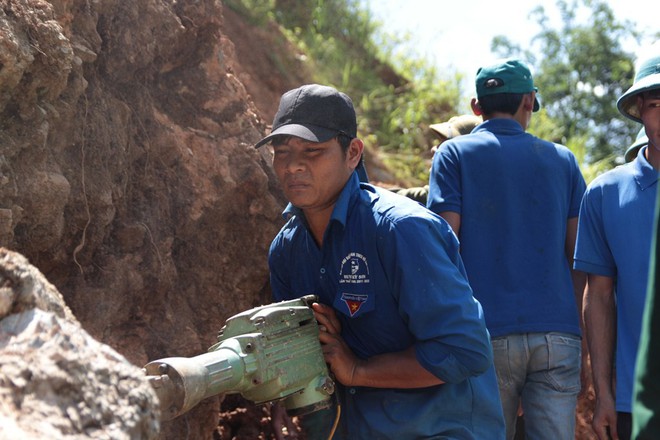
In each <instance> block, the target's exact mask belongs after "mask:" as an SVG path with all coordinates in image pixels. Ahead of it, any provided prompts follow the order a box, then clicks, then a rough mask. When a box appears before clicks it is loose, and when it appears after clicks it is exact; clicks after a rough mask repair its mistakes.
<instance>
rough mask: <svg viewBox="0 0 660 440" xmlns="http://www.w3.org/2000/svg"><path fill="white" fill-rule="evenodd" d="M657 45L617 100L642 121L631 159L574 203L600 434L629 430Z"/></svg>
mask: <svg viewBox="0 0 660 440" xmlns="http://www.w3.org/2000/svg"><path fill="white" fill-rule="evenodd" d="M658 48H660V45H657V44H656V46H655V51H654V52H652V53H651V54H650V56H647V57H642V58H641V59H640V60H638V63H637V66H636V71H637V73H636V75H635V81H634V83H633V85H632V86H631V87H630V88H629V89H628V90H627V91H626V92H625V93H624V94H623V95H622V96H621V97H620V98H619V100H618V101H617V107H618V109H619V111H620V112H621V114H622V115H623V116H625V117H627V118H629V119H632V120H634V121H636V122H642V123H643V124H644V127H645V132H646V134H647V137H648V144H647V145H646V146H643V147H641V148H640V150H639V152H638V153H637V155H636V156H635V158H634V159H633V161H632V162H630V163H627V164H625V165H621V166H619V167H616V168H614V169H613V170H610V171H608V172H606V173H604V174H601V175H600V176H598V177H597V178H596V179H594V180H593V181H592V182H591V184H590V185H589V187H588V188H587V192H586V193H585V195H584V199H583V200H582V206H581V208H580V224H579V227H578V236H577V245H576V249H575V268H576V269H578V270H581V271H583V272H586V273H587V277H588V278H587V290H586V291H585V296H584V320H585V327H586V330H587V340H588V341H589V354H590V355H591V368H592V371H593V380H594V391H595V392H596V406H595V408H594V417H593V422H592V427H593V429H594V431H595V432H596V434H597V435H598V438H599V439H600V440H606V439H609V438H612V439H614V440H625V439H629V438H631V431H632V424H633V417H632V393H633V381H634V372H635V360H636V357H637V349H638V346H639V339H640V331H641V323H642V318H643V314H644V313H643V312H644V304H645V298H646V288H647V282H648V273H649V260H650V257H651V247H652V246H651V243H652V240H653V218H654V213H655V203H656V193H657V191H658V170H659V169H660V144H659V143H658V133H659V132H660V118H659V117H658V116H659V115H660V111H659V109H660V81H659V75H658V72H659V70H660V51H658ZM613 372H615V380H612V375H613ZM653 380H657V378H653Z"/></svg>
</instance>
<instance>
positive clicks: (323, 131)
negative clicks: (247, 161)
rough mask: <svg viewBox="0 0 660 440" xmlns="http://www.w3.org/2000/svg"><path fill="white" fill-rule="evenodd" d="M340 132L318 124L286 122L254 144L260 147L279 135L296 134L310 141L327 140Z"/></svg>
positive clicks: (255, 146)
mask: <svg viewBox="0 0 660 440" xmlns="http://www.w3.org/2000/svg"><path fill="white" fill-rule="evenodd" d="M338 134H339V132H337V130H332V129H330V128H325V127H319V126H318V125H301V124H286V125H282V126H281V127H278V128H277V129H275V130H274V131H272V132H271V133H270V134H269V135H268V136H266V137H265V138H263V139H262V140H260V141H259V142H257V143H256V144H255V145H254V148H259V147H261V146H262V145H264V144H266V143H268V142H270V141H271V140H273V138H275V137H277V136H295V137H299V138H301V139H305V140H306V141H310V142H325V141H328V140H330V139H332V138H333V137H335V136H337V135H338Z"/></svg>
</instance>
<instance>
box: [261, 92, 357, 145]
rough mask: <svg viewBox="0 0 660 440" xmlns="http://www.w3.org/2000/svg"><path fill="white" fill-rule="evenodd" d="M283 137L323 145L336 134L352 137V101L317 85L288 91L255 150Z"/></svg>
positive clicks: (353, 120) (353, 133) (355, 119)
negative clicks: (266, 132)
mask: <svg viewBox="0 0 660 440" xmlns="http://www.w3.org/2000/svg"><path fill="white" fill-rule="evenodd" d="M282 135H284V136H296V137H299V138H302V139H305V140H307V141H310V142H326V141H328V140H330V139H332V138H334V137H335V136H337V135H344V136H348V137H350V138H355V137H357V118H356V116H355V109H354V108H353V101H351V98H349V97H348V95H346V94H344V93H342V92H339V91H337V90H336V89H335V88H333V87H329V86H323V85H319V84H306V85H304V86H301V87H298V88H297V89H293V90H289V91H288V92H286V93H285V94H284V95H282V98H281V99H280V106H279V109H278V110H277V113H276V114H275V118H274V119H273V128H272V130H271V132H270V134H269V135H268V136H266V137H265V138H263V139H261V140H260V141H259V142H257V143H256V145H255V146H254V147H255V148H259V147H261V146H262V145H264V144H266V143H268V142H270V141H271V140H272V139H273V138H274V137H276V136H282Z"/></svg>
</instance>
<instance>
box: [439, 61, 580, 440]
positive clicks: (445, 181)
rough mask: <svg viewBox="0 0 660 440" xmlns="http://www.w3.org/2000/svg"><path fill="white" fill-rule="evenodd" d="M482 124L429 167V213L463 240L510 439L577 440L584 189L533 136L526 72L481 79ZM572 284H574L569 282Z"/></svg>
mask: <svg viewBox="0 0 660 440" xmlns="http://www.w3.org/2000/svg"><path fill="white" fill-rule="evenodd" d="M476 91H477V98H476V99H473V100H472V110H473V112H474V113H475V114H477V115H481V116H483V119H484V122H483V123H482V124H480V125H478V126H477V127H476V128H475V129H474V130H473V131H472V133H470V134H467V135H465V136H460V137H457V138H454V139H451V140H448V141H446V142H444V143H443V144H442V145H441V146H440V148H439V149H438V151H437V152H436V154H435V156H434V158H433V167H432V169H431V178H430V191H429V200H428V204H427V206H428V207H429V208H430V209H431V210H432V211H434V212H437V213H439V214H440V215H441V216H443V217H444V218H445V219H446V220H447V221H448V222H449V224H450V225H452V227H453V229H454V231H455V232H456V234H457V235H458V238H459V240H460V243H461V256H462V257H463V261H464V262H465V268H466V271H467V274H468V279H469V280H470V285H471V286H472V288H473V290H474V296H475V298H477V299H478V300H479V301H480V302H481V304H482V306H483V308H484V315H485V317H486V326H487V327H488V330H489V331H490V335H491V343H492V345H493V354H494V360H495V368H496V370H497V375H498V382H499V388H500V399H501V402H502V408H503V410H504V418H505V421H506V428H507V438H508V439H512V438H514V435H515V431H516V416H517V413H518V408H519V404H522V409H523V411H524V426H525V436H526V438H552V439H564V440H573V439H574V438H575V433H574V432H575V407H576V403H577V395H578V392H579V391H580V371H581V369H580V364H581V328H580V315H579V310H580V306H581V299H582V290H583V287H584V276H583V275H581V276H580V275H577V274H576V273H573V272H572V271H571V264H572V254H573V249H574V243H575V241H574V240H575V233H576V230H577V216H578V212H579V207H580V200H581V198H582V194H583V192H584V189H585V182H584V179H583V178H582V174H581V173H580V169H579V167H578V163H577V160H576V159H575V156H574V155H573V154H572V153H571V152H570V150H569V149H568V148H566V147H564V146H562V145H557V144H553V143H552V142H548V141H545V140H542V139H539V138H537V137H535V136H532V135H531V134H529V133H526V131H525V130H526V129H527V127H528V125H529V121H530V119H531V117H532V113H533V112H535V111H537V110H538V109H539V107H540V105H539V101H538V99H537V96H536V91H537V89H536V87H535V86H534V80H533V78H532V74H531V72H530V70H529V68H528V67H527V66H526V65H525V63H523V62H522V61H520V60H515V59H510V60H504V61H502V62H498V63H495V64H493V65H489V66H485V67H482V68H481V69H479V71H478V72H477V76H476ZM574 275H575V278H574Z"/></svg>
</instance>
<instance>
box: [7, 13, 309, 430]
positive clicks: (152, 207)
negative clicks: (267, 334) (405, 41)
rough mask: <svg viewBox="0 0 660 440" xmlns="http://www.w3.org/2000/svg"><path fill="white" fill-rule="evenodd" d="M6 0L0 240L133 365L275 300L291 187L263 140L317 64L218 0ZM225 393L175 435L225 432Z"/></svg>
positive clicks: (183, 346) (194, 345)
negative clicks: (275, 261) (220, 428)
mask: <svg viewBox="0 0 660 440" xmlns="http://www.w3.org/2000/svg"><path fill="white" fill-rule="evenodd" d="M0 5H1V6H2V7H1V8H0V124H1V129H0V145H1V146H2V150H1V153H0V245H1V246H3V247H5V248H8V249H11V250H13V251H16V252H18V253H20V254H23V255H24V256H26V257H27V258H28V259H29V261H30V262H31V263H32V264H33V265H34V266H36V267H37V268H38V269H39V270H40V271H41V272H42V273H43V274H44V275H45V277H46V278H47V279H48V280H49V281H50V282H51V283H52V284H53V285H54V286H55V287H56V288H57V289H58V290H59V291H60V292H61V293H62V295H63V298H64V300H65V302H66V304H67V305H68V307H69V308H70V310H71V312H72V313H73V315H75V317H76V318H77V320H78V321H79V322H80V324H81V325H82V327H83V328H84V329H85V331H86V332H88V333H89V334H90V335H92V336H93V337H94V338H96V339H97V340H98V341H100V342H102V343H104V344H107V345H109V346H110V347H112V348H113V349H115V350H117V351H118V352H119V353H121V355H123V356H125V357H126V358H127V359H128V360H129V361H130V362H131V363H133V364H134V365H138V366H141V365H144V364H145V363H146V362H147V361H148V360H152V359H156V358H159V357H164V356H172V355H181V356H190V355H194V354H197V353H200V352H202V351H205V350H206V349H207V347H208V346H210V345H211V344H212V343H213V342H214V340H215V337H216V334H217V331H218V329H219V328H220V327H221V325H222V324H223V322H224V320H225V319H226V318H227V317H229V316H231V315H233V314H235V313H237V312H239V311H242V310H245V309H248V308H251V307H253V306H256V305H259V304H265V303H268V302H270V298H269V292H268V283H267V280H268V274H267V262H266V256H267V249H268V245H269V243H270V240H271V239H272V237H273V236H274V235H275V233H276V232H277V230H278V229H279V227H280V225H281V220H280V211H281V209H282V208H283V206H284V200H283V198H282V196H281V194H280V193H279V190H278V189H277V186H276V182H275V179H274V176H273V174H272V172H271V169H270V165H269V162H270V157H269V151H268V150H267V149H265V148H264V149H260V150H255V149H254V148H253V147H252V145H253V144H254V142H255V141H256V140H258V139H259V138H260V137H261V136H262V135H263V134H264V133H265V132H266V131H267V121H270V119H271V118H272V115H273V113H274V111H275V109H276V107H277V102H278V99H279V96H280V95H281V93H282V92H283V91H285V90H288V89H290V88H292V87H295V86H297V85H299V84H301V83H303V82H305V79H304V69H303V68H302V67H301V68H299V69H295V68H294V69H290V70H289V71H290V72H291V71H292V72H297V73H295V74H293V76H292V74H289V76H286V75H282V74H281V73H280V72H278V69H277V66H278V65H281V63H285V64H289V65H292V64H295V63H297V61H296V58H295V56H294V55H295V54H294V53H293V51H291V50H290V49H289V48H287V47H285V46H283V45H284V43H281V44H280V46H281V49H277V47H280V46H278V45H274V44H272V41H270V42H268V43H266V42H265V40H268V39H272V38H274V37H273V36H274V35H276V34H277V30H276V29H270V30H269V29H264V30H258V29H257V30H255V29H253V28H247V27H245V25H244V24H242V21H241V18H240V17H238V16H236V15H234V14H233V13H232V12H231V11H229V10H228V9H227V8H225V7H223V4H222V2H220V1H217V0H198V1H192V0H186V1H176V0H140V1H122V0H52V1H44V0H2V1H0ZM248 29H249V31H248ZM264 39H265V40H264ZM234 40H236V41H237V43H235V41H234ZM282 41H283V40H282ZM297 75H300V76H299V77H298V76H297ZM0 355H2V354H1V353H0ZM2 356H4V355H2ZM218 409H219V404H218V399H216V400H213V399H211V400H210V401H208V402H205V403H204V404H202V405H200V406H199V407H198V408H196V409H195V410H193V411H192V412H191V413H189V415H188V416H185V417H182V418H181V419H177V420H175V421H173V422H170V423H167V424H165V425H164V427H163V434H161V436H162V438H200V439H201V438H211V435H212V434H211V433H212V432H213V430H214V429H215V426H216V424H217V423H216V422H217V415H216V414H217V412H218ZM192 421H194V423H192Z"/></svg>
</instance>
